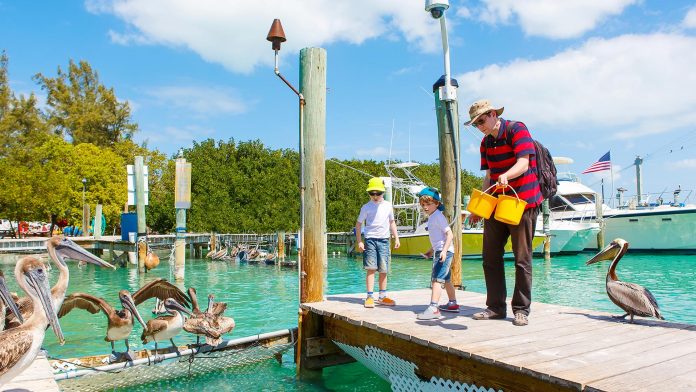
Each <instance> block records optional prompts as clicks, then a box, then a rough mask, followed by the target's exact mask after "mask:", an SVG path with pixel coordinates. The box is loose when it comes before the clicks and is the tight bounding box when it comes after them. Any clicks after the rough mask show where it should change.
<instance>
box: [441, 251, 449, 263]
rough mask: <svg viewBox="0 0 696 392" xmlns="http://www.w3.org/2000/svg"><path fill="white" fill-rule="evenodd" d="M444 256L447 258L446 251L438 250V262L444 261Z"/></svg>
mask: <svg viewBox="0 0 696 392" xmlns="http://www.w3.org/2000/svg"><path fill="white" fill-rule="evenodd" d="M446 258H447V252H446V251H444V250H443V251H442V252H440V262H441V263H444V262H445V259H446Z"/></svg>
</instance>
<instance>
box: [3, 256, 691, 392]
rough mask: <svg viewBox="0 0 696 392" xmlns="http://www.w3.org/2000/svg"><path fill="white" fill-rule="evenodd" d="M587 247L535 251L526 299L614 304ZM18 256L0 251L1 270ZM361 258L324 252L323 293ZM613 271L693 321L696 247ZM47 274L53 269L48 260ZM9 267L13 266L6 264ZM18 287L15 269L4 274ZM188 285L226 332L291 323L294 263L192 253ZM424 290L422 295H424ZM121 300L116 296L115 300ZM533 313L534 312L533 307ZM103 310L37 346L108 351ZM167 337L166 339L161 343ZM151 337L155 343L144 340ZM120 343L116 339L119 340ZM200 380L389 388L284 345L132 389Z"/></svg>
mask: <svg viewBox="0 0 696 392" xmlns="http://www.w3.org/2000/svg"><path fill="white" fill-rule="evenodd" d="M591 256H592V255H591V254H580V255H575V256H562V257H555V258H553V260H552V261H551V262H544V260H543V259H535V261H534V269H533V271H534V285H533V287H534V288H533V300H534V301H540V302H547V303H555V304H560V305H569V306H574V307H578V308H584V309H594V310H601V311H607V312H613V313H616V314H620V313H621V312H620V309H618V308H617V307H616V306H615V305H614V304H613V303H611V302H610V301H609V299H608V297H607V295H606V292H605V291H604V279H605V275H606V269H607V267H608V264H607V263H604V264H598V265H592V266H585V261H586V260H587V259H589V258H590V257H591ZM17 257H18V256H3V258H2V259H0V263H1V266H2V268H3V270H4V271H5V272H6V275H8V272H9V271H11V269H12V265H11V263H13V262H14V261H15V260H16V259H17ZM161 259H162V263H161V264H160V266H159V267H158V268H156V269H155V270H152V271H150V272H148V273H147V274H145V275H143V276H138V274H137V271H136V270H135V269H133V268H130V269H118V270H116V271H109V270H99V269H95V268H94V267H93V266H91V265H90V266H86V267H83V268H81V269H79V268H78V267H77V265H76V264H75V263H71V265H70V268H71V281H70V288H69V290H68V292H69V293H72V292H77V291H82V292H87V293H91V294H94V295H98V296H101V297H104V298H105V299H106V300H108V301H110V303H112V304H116V303H117V292H118V290H120V289H122V288H126V289H129V290H131V291H135V290H136V289H137V288H138V287H140V286H141V285H142V284H143V283H145V282H148V281H149V280H151V279H153V278H155V277H162V278H167V279H169V278H170V269H169V264H168V263H167V260H166V257H161ZM361 267H362V264H361V262H360V260H359V259H350V258H344V257H331V256H329V269H328V276H327V282H328V283H327V285H328V289H327V290H326V293H327V294H339V293H355V292H362V291H364V275H363V271H362V268H361ZM429 271H430V263H429V261H427V260H424V259H401V258H398V259H394V262H393V265H392V273H391V274H390V277H389V287H391V288H394V287H398V288H399V289H414V288H424V287H428V280H429ZM506 273H507V279H508V292H511V290H512V287H513V282H514V267H513V265H512V263H507V266H506ZM617 273H618V275H619V278H620V279H621V280H624V281H628V282H634V283H638V284H641V285H643V286H645V287H647V288H649V289H650V291H652V292H653V294H654V295H655V297H656V298H657V301H658V303H659V304H660V307H661V309H662V310H663V313H664V316H665V318H666V319H667V320H669V321H676V322H686V323H692V324H696V294H694V293H696V255H648V254H635V255H634V254H628V255H626V256H624V258H623V259H622V261H621V263H620V264H619V267H618V269H617ZM52 274H53V275H57V273H55V270H54V271H52ZM10 275H11V273H10ZM462 276H463V278H464V283H465V285H466V289H467V290H469V291H475V292H480V293H485V285H484V281H483V272H482V269H481V261H480V260H465V261H464V262H463V268H462ZM8 281H9V282H8V283H9V285H10V288H11V289H12V290H16V282H14V279H12V278H10V279H8ZM185 286H186V287H189V286H193V287H196V288H197V290H198V293H199V297H200V298H205V296H206V295H207V294H208V293H209V292H212V293H214V294H215V295H216V298H217V299H218V300H220V301H224V302H227V303H228V304H229V307H228V310H227V315H230V316H232V317H234V319H235V321H236V323H237V327H236V328H235V330H234V331H233V334H232V335H231V337H232V338H235V337H244V336H249V335H254V334H257V333H262V332H270V331H275V330H278V329H283V328H288V327H293V326H296V325H297V309H298V302H297V295H298V287H297V270H296V269H285V268H283V269H277V268H275V267H270V266H266V265H238V264H231V263H227V262H206V261H203V260H189V262H188V263H187V271H186V281H185ZM427 301H428V298H423V303H424V305H425V304H426V303H427ZM119 306H120V305H119ZM153 306H154V300H152V301H148V302H146V303H144V304H142V305H141V306H140V307H139V309H140V311H141V312H142V314H143V317H144V318H145V319H146V320H147V319H148V318H149V317H150V315H151V312H150V311H151V310H152V308H153ZM530 322H534V308H533V307H532V314H531V317H530ZM105 324H106V320H105V318H104V316H103V315H101V314H98V315H92V314H89V313H87V312H85V311H80V310H75V311H73V312H71V313H70V314H68V315H67V316H65V317H64V318H62V319H61V326H62V327H63V331H64V333H65V338H66V343H65V345H64V346H60V345H58V344H57V342H56V339H55V336H54V335H53V334H47V338H46V340H45V342H44V347H45V348H46V349H47V350H48V352H49V353H50V355H52V356H56V357H75V356H83V355H92V354H103V353H107V352H109V351H110V346H109V343H108V342H105V341H104V340H103V339H104V336H105ZM140 333H141V328H140V326H139V325H137V326H136V327H135V329H134V331H133V334H132V336H131V340H130V343H131V347H132V348H134V349H137V348H141V347H142V345H141V344H140V339H139V337H140ZM193 341H195V338H194V337H193V336H192V335H188V334H185V333H183V334H181V335H179V336H178V337H177V338H175V342H176V343H177V344H184V343H188V342H193ZM163 344H165V345H166V343H163ZM148 346H152V345H151V344H150V345H148ZM116 349H117V350H122V349H123V343H122V342H117V343H116ZM202 387H206V389H210V390H212V389H213V388H216V389H217V390H219V391H228V390H269V391H275V390H284V391H327V390H328V391H363V390H365V391H368V390H369V391H382V390H384V391H387V390H389V385H388V383H386V382H384V381H383V380H381V379H380V378H379V377H377V376H375V375H374V374H372V373H371V372H370V371H369V370H367V369H366V368H364V367H363V366H362V365H360V364H357V363H355V364H349V365H343V366H337V367H333V368H327V369H324V372H323V375H322V377H321V378H319V379H314V380H298V379H297V378H296V377H295V366H294V364H293V363H292V356H291V354H286V355H285V356H284V357H283V362H282V364H278V363H277V362H276V361H268V362H263V363H260V364H256V365H253V366H247V367H243V368H231V369H228V370H226V371H223V372H216V373H213V374H206V375H203V376H199V377H194V378H186V377H185V378H179V379H176V380H170V381H168V382H165V383H156V384H151V385H145V386H141V387H138V388H130V389H129V390H142V391H145V390H153V389H155V390H177V391H186V390H192V391H193V390H200V389H201V388H202Z"/></svg>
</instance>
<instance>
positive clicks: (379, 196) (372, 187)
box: [355, 177, 401, 308]
mask: <svg viewBox="0 0 696 392" xmlns="http://www.w3.org/2000/svg"><path fill="white" fill-rule="evenodd" d="M385 190H386V189H385V188H384V181H382V179H381V178H379V177H374V178H371V179H370V181H369V182H368V184H367V193H368V194H369V195H370V201H368V202H367V203H365V205H363V206H362V208H360V214H359V215H358V221H357V223H356V224H355V238H356V241H357V243H358V248H359V249H360V251H361V252H363V268H364V269H365V271H366V272H367V275H366V277H365V285H366V286H367V298H365V307H366V308H374V307H375V300H374V298H372V294H373V291H372V290H374V285H375V271H379V297H378V299H377V303H378V304H380V305H385V306H394V305H396V302H394V300H393V299H391V298H389V297H388V296H387V274H388V273H389V262H390V261H391V250H390V247H389V231H391V234H392V235H393V236H394V248H395V249H396V248H399V246H401V244H400V243H399V234H398V233H397V231H396V222H395V220H394V208H393V207H392V205H391V203H390V202H388V201H386V200H384V191H385ZM363 222H365V242H363V241H362V238H361V235H362V233H361V232H360V230H361V229H362V226H363Z"/></svg>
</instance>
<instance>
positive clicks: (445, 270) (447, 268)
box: [432, 251, 454, 283]
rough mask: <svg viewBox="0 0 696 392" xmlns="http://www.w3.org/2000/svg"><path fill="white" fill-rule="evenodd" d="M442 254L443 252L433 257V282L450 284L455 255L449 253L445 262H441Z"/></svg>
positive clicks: (436, 253)
mask: <svg viewBox="0 0 696 392" xmlns="http://www.w3.org/2000/svg"><path fill="white" fill-rule="evenodd" d="M440 253H441V251H437V252H435V255H434V256H433V273H432V280H433V281H434V282H438V283H445V282H449V281H450V278H451V275H452V274H451V270H452V268H451V267H452V258H453V257H454V253H452V252H447V256H446V257H445V261H442V262H441V261H440Z"/></svg>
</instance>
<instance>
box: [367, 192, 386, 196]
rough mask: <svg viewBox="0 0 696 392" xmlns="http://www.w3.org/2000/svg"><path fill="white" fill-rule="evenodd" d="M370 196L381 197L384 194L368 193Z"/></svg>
mask: <svg viewBox="0 0 696 392" xmlns="http://www.w3.org/2000/svg"><path fill="white" fill-rule="evenodd" d="M368 194H369V195H370V196H382V195H383V194H384V192H368Z"/></svg>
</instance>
